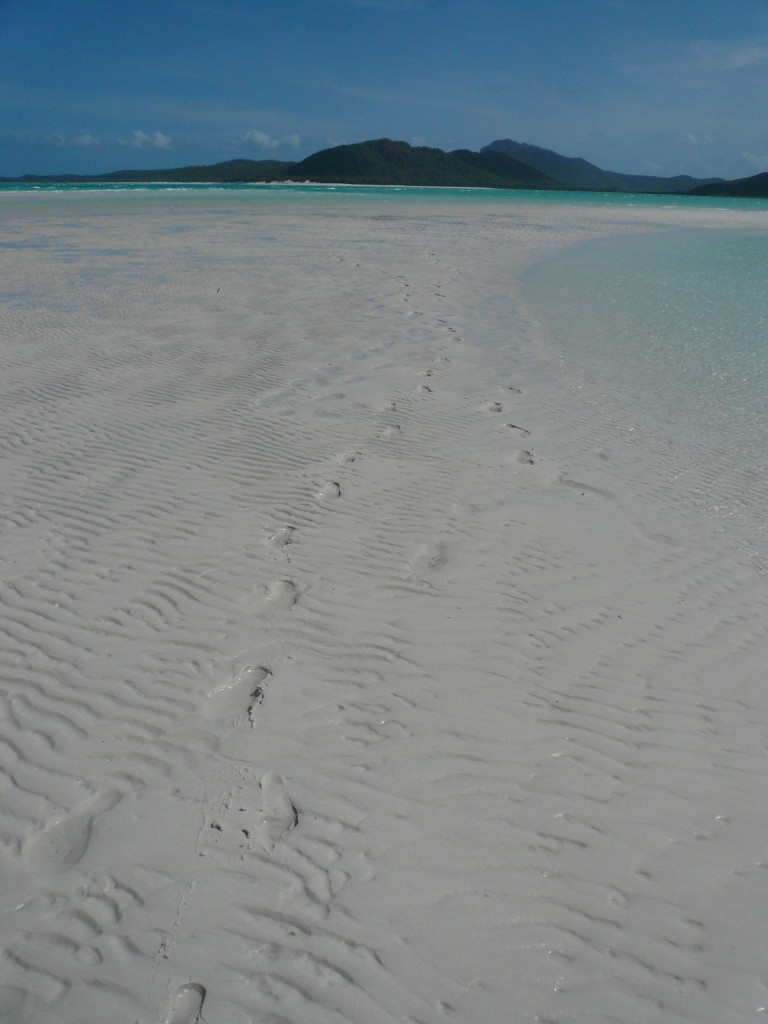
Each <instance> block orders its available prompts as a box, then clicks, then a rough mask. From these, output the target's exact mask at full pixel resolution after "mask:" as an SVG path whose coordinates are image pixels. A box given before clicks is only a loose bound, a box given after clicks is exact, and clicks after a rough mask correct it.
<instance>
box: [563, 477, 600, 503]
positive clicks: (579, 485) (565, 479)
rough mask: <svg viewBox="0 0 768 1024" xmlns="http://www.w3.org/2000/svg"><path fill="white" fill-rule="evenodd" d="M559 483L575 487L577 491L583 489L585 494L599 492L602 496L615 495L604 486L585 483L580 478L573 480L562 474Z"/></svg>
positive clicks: (582, 491)
mask: <svg viewBox="0 0 768 1024" xmlns="http://www.w3.org/2000/svg"><path fill="white" fill-rule="evenodd" d="M558 483H561V484H565V486H566V487H573V488H574V489H575V490H577V491H581V493H582V495H584V494H587V493H588V494H598V495H599V496H600V497H601V498H611V499H612V498H613V497H614V495H613V494H612V492H611V491H606V490H604V489H603V488H602V487H595V486H594V485H593V484H585V483H582V482H581V481H580V480H571V479H570V478H569V477H566V476H563V475H562V474H561V475H560V476H559V477H558Z"/></svg>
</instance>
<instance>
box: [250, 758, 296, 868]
mask: <svg viewBox="0 0 768 1024" xmlns="http://www.w3.org/2000/svg"><path fill="white" fill-rule="evenodd" d="M298 821H299V815H298V813H297V812H296V808H295V807H294V806H293V804H292V803H291V798H290V797H289V796H288V793H287V792H286V790H285V783H284V782H283V779H282V777H281V776H280V775H277V774H276V773H275V772H265V773H264V775H262V777H261V817H260V818H259V825H258V832H259V840H260V842H261V845H262V846H263V847H264V849H265V850H267V851H271V850H272V849H273V848H274V846H275V843H279V842H280V840H281V839H282V838H283V837H284V836H285V835H286V834H287V833H288V832H290V830H291V829H292V828H293V827H294V826H295V825H297V824H298Z"/></svg>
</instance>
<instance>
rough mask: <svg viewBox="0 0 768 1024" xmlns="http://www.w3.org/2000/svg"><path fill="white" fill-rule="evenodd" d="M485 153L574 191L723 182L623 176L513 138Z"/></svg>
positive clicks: (685, 187) (673, 188)
mask: <svg viewBox="0 0 768 1024" xmlns="http://www.w3.org/2000/svg"><path fill="white" fill-rule="evenodd" d="M480 152H481V153H505V154H506V155H507V156H511V157H514V158H515V159H516V160H520V161H522V162H523V163H526V164H529V165H530V166H531V167H534V168H536V170H538V171H540V172H541V173H542V174H548V175H549V176H550V177H552V178H556V179H557V180H558V181H561V182H562V183H563V184H564V185H567V186H569V187H570V188H578V189H584V190H585V191H601V192H602V191H605V192H653V193H656V192H690V191H691V189H693V188H695V187H696V186H698V185H708V184H709V183H711V182H719V181H722V179H721V178H692V177H690V176H689V175H687V174H678V175H675V176H674V177H671V178H663V177H657V176H655V175H652V174H621V173H620V172H619V171H604V170H603V169H602V168H600V167H596V166H595V165H594V164H591V163H589V161H588V160H583V159H582V158H581V157H570V156H561V155H560V153H555V152H554V150H552V149H543V148H542V147H541V146H531V145H529V144H528V143H527V142H515V141H514V140H513V139H497V140H496V142H492V143H491V144H490V145H488V146H484V147H483V148H482V150H481V151H480Z"/></svg>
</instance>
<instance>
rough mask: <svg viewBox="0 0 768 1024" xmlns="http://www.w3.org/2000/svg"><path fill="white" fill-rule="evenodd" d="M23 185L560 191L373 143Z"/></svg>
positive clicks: (548, 182)
mask: <svg viewBox="0 0 768 1024" xmlns="http://www.w3.org/2000/svg"><path fill="white" fill-rule="evenodd" d="M0 180H5V181H11V180H14V181H20V182H35V183H37V182H39V183H45V182H48V183H50V182H71V183H85V182H103V183H110V182H115V183H117V182H125V183H138V182H147V183H158V182H211V183H222V184H227V183H236V182H238V183H239V182H254V183H255V182H281V181H282V182H285V181H301V182H303V181H309V182H316V183H329V182H338V183H345V184H350V185H425V186H429V185H442V186H453V187H465V188H468V187H472V188H536V189H539V188H541V189H544V188H560V187H561V186H560V184H559V183H558V182H556V181H554V180H553V179H552V178H550V177H548V176H547V175H545V174H542V173H541V172H539V171H536V170H534V169H533V168H531V167H528V166H526V165H525V164H522V163H520V162H519V161H518V160H514V159H512V158H511V157H508V156H505V155H504V154H500V153H493V154H483V153H472V152H470V151H469V150H466V149H462V150H457V151H456V152H454V153H445V152H443V150H442V149H430V148H428V147H426V146H417V147H413V146H410V145H409V144H408V143H407V142H394V141H392V140H391V139H375V140H373V141H369V142H359V143H356V144H354V145H351V146H334V147H333V148H332V149H324V150H321V151H320V152H319V153H313V154H312V156H308V157H307V158H306V159H305V160H301V161H298V162H287V161H278V160H227V161H225V162H223V163H218V164H211V165H209V166H198V165H194V166H189V167H172V168H166V169H163V170H150V171H146V170H138V171H112V172H110V173H109V174H98V175H73V174H64V175H44V176H42V175H25V176H24V177H22V178H15V179H8V178H6V179H0Z"/></svg>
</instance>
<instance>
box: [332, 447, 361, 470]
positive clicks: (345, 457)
mask: <svg viewBox="0 0 768 1024" xmlns="http://www.w3.org/2000/svg"><path fill="white" fill-rule="evenodd" d="M359 455H360V452H356V451H350V452H342V453H341V454H340V455H337V456H336V461H337V462H338V463H339V465H340V466H347V465H349V463H350V462H354V461H355V459H357V458H358V456H359Z"/></svg>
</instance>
